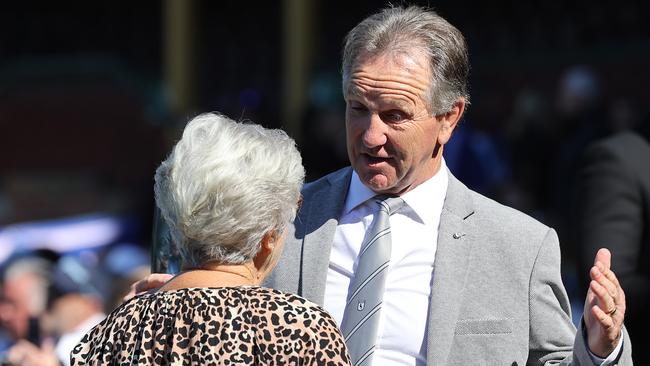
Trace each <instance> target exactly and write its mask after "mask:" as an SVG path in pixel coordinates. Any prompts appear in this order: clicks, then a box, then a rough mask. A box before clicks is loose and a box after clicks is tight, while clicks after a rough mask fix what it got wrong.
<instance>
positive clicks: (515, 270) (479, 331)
mask: <svg viewBox="0 0 650 366" xmlns="http://www.w3.org/2000/svg"><path fill="white" fill-rule="evenodd" d="M351 173H352V170H351V168H349V167H348V168H344V169H342V170H339V171H337V172H334V173H332V174H330V175H328V176H325V177H323V178H321V179H319V180H317V181H315V182H313V183H311V184H307V185H306V186H305V188H304V189H303V197H304V202H305V204H304V205H303V207H302V209H301V211H300V212H299V214H298V216H297V218H296V220H295V222H294V225H293V226H292V227H291V228H290V229H289V233H288V235H287V241H286V245H285V249H284V253H283V255H282V257H281V258H280V261H279V263H278V265H277V266H276V268H275V270H274V271H273V273H272V274H271V275H270V276H269V278H268V279H267V282H266V285H268V286H271V287H273V288H276V289H279V290H282V291H287V292H294V293H297V294H299V295H302V296H303V297H306V298H307V299H310V300H311V301H313V302H316V303H318V304H322V303H323V297H324V293H325V284H326V278H327V269H328V263H329V256H330V250H331V246H332V240H333V238H334V233H335V230H336V225H337V223H338V218H339V217H340V215H341V212H342V209H343V204H344V202H345V195H346V193H347V190H348V186H349V183H350V176H351ZM394 245H397V244H395V243H394ZM623 333H624V346H623V352H622V355H621V357H620V359H619V362H618V364H619V365H632V358H631V352H630V350H631V343H630V340H629V337H628V336H627V331H626V330H625V329H623ZM426 349H427V365H429V366H431V365H510V366H512V365H558V364H562V365H591V364H592V361H591V359H590V358H589V355H588V353H587V349H586V347H585V345H584V342H583V340H582V336H578V337H576V330H575V327H574V326H573V324H572V322H571V314H570V305H569V299H568V297H567V294H566V291H565V289H564V286H563V284H562V279H561V276H560V248H559V241H558V238H557V234H556V233H555V231H554V230H553V229H551V228H549V227H547V226H545V225H543V224H541V223H539V222H538V221H536V220H534V219H532V218H530V217H529V216H526V215H524V214H523V213H521V212H518V211H516V210H514V209H511V208H509V207H506V206H503V205H501V204H499V203H497V202H495V201H493V200H490V199H488V198H486V197H484V196H481V195H480V194H478V193H476V192H473V191H471V190H469V189H468V188H467V187H465V185H463V184H462V183H461V182H460V181H458V180H457V179H456V178H455V177H454V176H453V175H452V174H451V173H450V174H449V185H448V189H447V194H446V198H445V203H444V206H443V211H442V215H441V217H440V228H439V232H438V248H437V252H436V261H435V264H434V274H433V281H432V287H431V301H430V306H429V313H428V314H427V334H426Z"/></svg>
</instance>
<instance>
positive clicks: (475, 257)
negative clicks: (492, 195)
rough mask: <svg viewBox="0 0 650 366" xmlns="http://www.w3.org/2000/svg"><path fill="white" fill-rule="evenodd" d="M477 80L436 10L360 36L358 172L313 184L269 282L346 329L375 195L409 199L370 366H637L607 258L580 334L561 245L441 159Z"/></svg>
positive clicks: (355, 46)
mask: <svg viewBox="0 0 650 366" xmlns="http://www.w3.org/2000/svg"><path fill="white" fill-rule="evenodd" d="M468 70H469V65H468V58H467V49H466V45H465V41H464V39H463V36H462V35H461V33H460V32H459V31H458V30H457V29H456V28H454V27H453V26H452V25H451V24H449V23H448V22H447V21H446V20H444V19H443V18H441V17H440V16H438V15H437V14H435V13H434V12H432V11H428V10H425V9H422V8H418V7H409V8H406V9H404V8H389V9H385V10H383V11H381V12H379V13H377V14H374V15H371V16H370V17H368V18H366V19H365V20H363V21H362V22H361V23H360V24H359V25H357V26H356V27H355V28H354V29H353V30H352V31H351V32H350V33H349V34H348V36H347V38H346V43H345V49H344V52H343V68H342V71H343V93H344V97H345V100H346V104H347V108H346V117H345V118H346V132H347V148H348V155H349V158H350V162H351V167H348V168H345V169H342V170H340V171H337V172H334V173H332V174H329V175H327V176H325V177H323V178H321V179H319V180H317V181H315V182H313V183H311V184H307V185H306V186H305V188H304V190H303V199H304V203H303V206H302V208H301V210H300V212H299V214H298V216H297V218H296V220H295V224H294V227H293V228H292V229H290V231H289V233H288V235H287V241H286V245H285V249H284V252H283V255H282V257H281V259H280V262H279V264H278V266H277V267H276V269H275V271H274V273H273V274H272V275H271V277H270V279H269V281H268V282H267V284H268V285H269V286H271V287H274V288H277V289H280V290H284V291H289V292H294V293H297V294H300V295H302V296H304V297H306V298H308V299H311V300H312V301H314V302H316V303H318V304H323V305H324V306H325V308H326V309H327V310H328V311H330V312H331V313H332V315H333V316H334V317H335V318H336V319H337V320H338V321H339V322H343V323H345V322H346V320H345V318H346V317H347V316H348V315H345V314H347V312H348V309H346V305H350V301H349V298H350V296H351V292H352V287H353V285H352V284H353V283H354V277H355V273H356V272H357V271H358V264H359V257H360V254H359V253H360V252H363V251H364V250H365V248H366V247H365V246H364V247H363V248H362V245H361V243H362V241H363V237H364V235H365V234H366V231H367V230H369V229H368V228H369V227H370V226H371V222H372V220H373V215H376V212H377V211H378V210H377V208H376V205H374V204H373V202H372V201H373V196H375V195H390V196H399V197H400V198H402V199H403V200H404V201H405V202H406V205H405V206H404V208H403V209H401V210H400V211H399V212H398V213H397V214H394V215H393V216H391V217H390V227H391V230H392V233H391V235H392V253H391V256H390V265H389V267H388V275H387V277H386V280H385V287H384V288H385V290H384V291H385V292H384V295H383V305H382V306H381V310H380V313H379V314H380V316H379V319H380V320H379V331H378V334H377V338H376V342H375V346H374V350H370V352H369V354H371V357H368V358H363V359H362V360H363V361H359V362H364V364H369V363H372V362H373V360H374V364H375V365H415V364H425V363H426V364H427V365H446V364H453V365H475V364H480V365H523V364H557V363H560V362H562V363H567V364H570V363H572V364H576V365H577V364H580V365H595V364H617V363H618V364H631V363H632V360H631V356H630V350H631V343H630V340H629V338H628V337H627V333H626V331H625V328H624V327H623V318H624V313H625V295H624V293H623V290H622V289H621V287H620V285H619V283H618V281H617V279H616V276H615V275H614V273H613V272H612V271H611V270H610V268H609V267H610V258H611V257H610V253H609V251H607V250H601V251H600V252H598V254H597V255H596V260H595V262H594V266H593V267H592V268H591V271H590V276H591V283H590V287H589V290H588V295H587V304H586V305H585V315H584V319H583V323H582V324H583V326H582V329H581V331H579V332H577V335H576V330H575V328H574V327H573V325H572V322H571V315H570V307H569V300H568V298H567V295H566V292H565V289H564V287H563V284H562V280H561V277H560V252H559V245H558V238H557V235H556V234H555V231H554V230H553V229H551V228H549V227H546V226H544V225H543V224H541V223H539V222H537V221H535V220H533V219H532V218H530V217H528V216H526V215H524V214H522V213H520V212H517V211H515V210H513V209H510V208H508V207H505V206H502V205H500V204H498V203H497V202H494V201H492V200H490V199H488V198H485V197H483V196H481V195H479V194H477V193H475V192H473V191H471V190H469V189H468V188H466V187H465V186H464V185H463V184H462V183H461V182H459V181H458V180H457V179H456V178H454V176H453V175H452V174H451V173H450V172H448V171H447V169H446V166H445V164H444V160H443V158H442V152H443V149H444V145H445V144H446V143H447V142H448V141H449V140H450V138H451V135H452V132H453V130H454V128H455V126H456V124H457V123H458V121H459V120H460V118H461V116H462V115H463V112H464V110H465V107H466V105H467V104H468V101H469V96H468V93H467V74H468ZM351 305H352V306H357V304H351ZM363 308H364V306H363V304H362V302H361V301H360V302H359V304H358V308H357V310H358V311H365V310H363ZM344 333H345V331H344ZM373 351H374V354H372V353H373ZM367 356H368V354H366V355H364V357H367ZM352 358H353V360H354V359H355V356H354V354H353V355H352Z"/></svg>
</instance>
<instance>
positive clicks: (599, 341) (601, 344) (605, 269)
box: [584, 248, 625, 358]
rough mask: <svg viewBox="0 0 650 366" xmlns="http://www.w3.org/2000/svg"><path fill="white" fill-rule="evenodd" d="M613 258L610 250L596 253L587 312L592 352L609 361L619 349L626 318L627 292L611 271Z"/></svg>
mask: <svg viewBox="0 0 650 366" xmlns="http://www.w3.org/2000/svg"><path fill="white" fill-rule="evenodd" d="M611 259H612V254H611V253H610V252H609V250H607V249H604V248H601V249H600V250H598V253H596V259H595V260H594V266H593V267H591V270H590V271H589V276H590V277H591V282H590V283H589V290H588V291H587V300H586V301H585V310H584V320H585V325H586V326H587V338H588V339H587V340H588V343H589V349H590V350H591V352H592V353H593V354H594V355H596V356H598V357H600V358H607V356H609V354H610V353H612V351H614V348H616V345H617V344H618V341H619V339H620V337H621V329H622V327H623V318H624V317H625V293H624V292H623V289H622V288H621V285H620V284H619V282H618V279H617V278H616V275H615V274H614V272H612V270H611V269H610V266H611Z"/></svg>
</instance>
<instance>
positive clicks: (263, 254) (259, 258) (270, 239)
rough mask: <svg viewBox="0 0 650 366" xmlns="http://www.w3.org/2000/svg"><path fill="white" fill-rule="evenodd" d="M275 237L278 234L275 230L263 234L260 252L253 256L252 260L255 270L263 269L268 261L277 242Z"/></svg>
mask: <svg viewBox="0 0 650 366" xmlns="http://www.w3.org/2000/svg"><path fill="white" fill-rule="evenodd" d="M277 237H278V233H277V231H276V230H270V231H268V232H267V233H266V234H264V237H262V241H261V242H260V250H259V251H258V252H257V254H256V255H255V258H253V262H254V264H255V268H257V269H258V270H261V269H263V268H264V267H265V266H266V264H267V263H268V261H269V260H270V258H271V255H272V254H273V250H274V249H275V245H276V244H277V241H278V238H277Z"/></svg>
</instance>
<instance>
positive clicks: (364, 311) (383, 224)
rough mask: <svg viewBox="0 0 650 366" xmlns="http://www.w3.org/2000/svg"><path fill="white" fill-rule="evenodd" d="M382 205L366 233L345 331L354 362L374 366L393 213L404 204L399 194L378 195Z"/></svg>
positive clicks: (378, 200) (344, 334) (346, 307)
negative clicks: (390, 218) (373, 358)
mask: <svg viewBox="0 0 650 366" xmlns="http://www.w3.org/2000/svg"><path fill="white" fill-rule="evenodd" d="M375 200H376V203H377V204H379V212H378V213H377V214H376V216H375V218H374V220H373V221H372V224H371V225H370V229H369V230H368V232H367V233H366V237H365V239H364V242H363V244H362V245H361V252H360V253H359V262H358V264H357V270H356V272H355V273H354V279H353V280H352V286H351V287H350V288H351V295H350V296H349V298H348V302H347V304H346V305H345V312H344V313H343V322H342V323H341V331H342V332H343V336H344V337H345V343H346V345H347V347H348V350H349V351H350V358H351V359H352V364H353V365H355V366H361V365H363V366H370V365H371V364H372V357H371V356H372V353H373V352H374V350H375V343H376V341H377V331H378V328H379V316H380V310H381V303H382V299H383V297H384V289H385V284H386V274H387V273H388V264H389V262H390V252H391V239H390V224H389V221H388V218H389V217H390V215H392V214H394V213H395V212H397V211H399V209H400V208H402V206H404V201H403V200H402V199H401V198H399V197H385V196H383V197H375Z"/></svg>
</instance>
